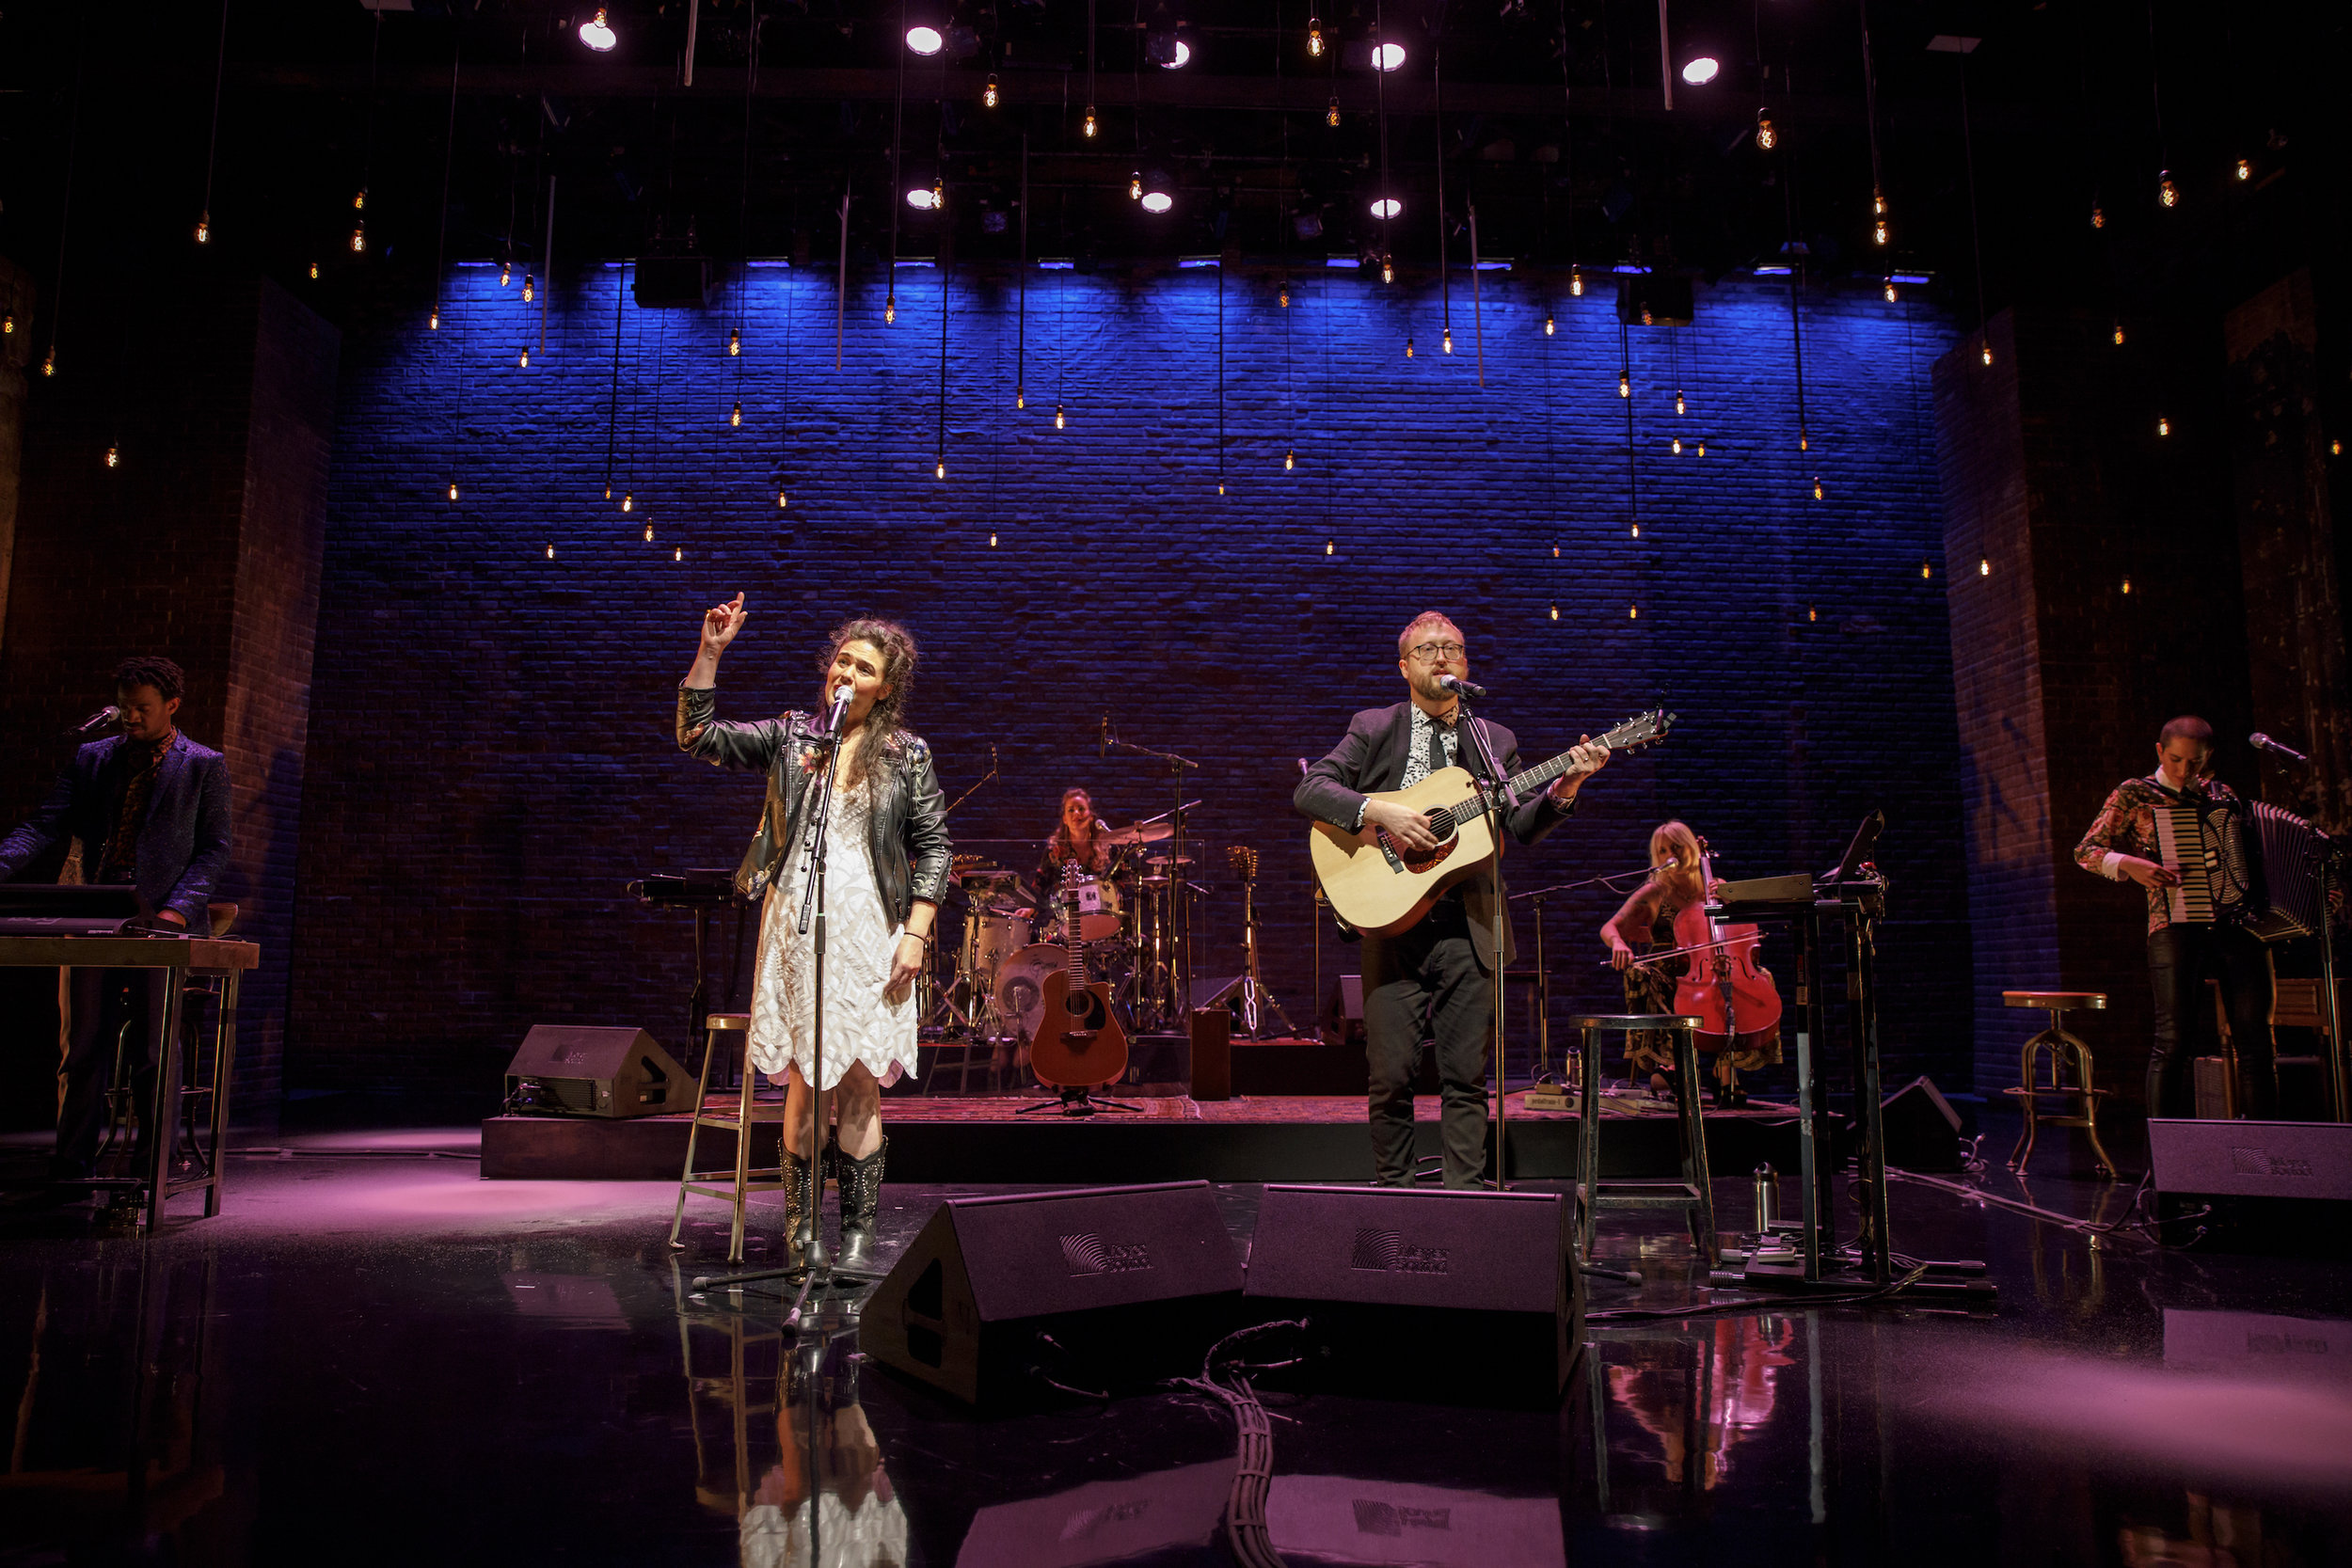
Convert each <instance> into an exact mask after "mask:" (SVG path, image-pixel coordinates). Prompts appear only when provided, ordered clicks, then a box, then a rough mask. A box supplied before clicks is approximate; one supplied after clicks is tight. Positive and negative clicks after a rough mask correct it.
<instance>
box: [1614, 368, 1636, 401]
mask: <svg viewBox="0 0 2352 1568" xmlns="http://www.w3.org/2000/svg"><path fill="white" fill-rule="evenodd" d="M1617 395H1618V396H1619V397H1621V398H1629V397H1631V396H1632V395H1633V374H1632V372H1630V371H1619V372H1617Z"/></svg>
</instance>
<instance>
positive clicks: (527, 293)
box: [523, 273, 536, 305]
mask: <svg viewBox="0 0 2352 1568" xmlns="http://www.w3.org/2000/svg"><path fill="white" fill-rule="evenodd" d="M535 290H536V285H535V284H534V283H533V282H532V277H531V274H529V273H525V274H523V303H524V304H525V305H528V304H530V303H531V302H532V298H534V297H535Z"/></svg>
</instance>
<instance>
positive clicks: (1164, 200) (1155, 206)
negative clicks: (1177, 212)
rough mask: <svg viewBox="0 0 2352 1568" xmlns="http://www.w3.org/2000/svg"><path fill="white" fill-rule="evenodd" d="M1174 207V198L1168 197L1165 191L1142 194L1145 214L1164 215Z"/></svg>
mask: <svg viewBox="0 0 2352 1568" xmlns="http://www.w3.org/2000/svg"><path fill="white" fill-rule="evenodd" d="M1175 205H1176V198H1174V197H1172V196H1170V195H1168V193H1167V192H1166V191H1146V192H1144V193H1143V210H1144V211H1145V212H1147V213H1152V214H1160V213H1165V212H1167V211H1168V209H1169V208H1170V207H1173V206H1175Z"/></svg>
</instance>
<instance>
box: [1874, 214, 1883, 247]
mask: <svg viewBox="0 0 2352 1568" xmlns="http://www.w3.org/2000/svg"><path fill="white" fill-rule="evenodd" d="M1870 243H1871V244H1872V245H1884V244H1885V243H1886V220H1885V219H1884V218H1881V219H1879V220H1878V222H1876V223H1874V224H1872V225H1871V226H1870Z"/></svg>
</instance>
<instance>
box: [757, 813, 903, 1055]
mask: <svg viewBox="0 0 2352 1568" xmlns="http://www.w3.org/2000/svg"><path fill="white" fill-rule="evenodd" d="M868 809H869V808H868V803H867V792H866V786H865V785H864V784H859V785H856V786H853V787H852V786H846V785H837V786H836V787H835V788H834V793H833V810H832V816H831V817H830V819H829V826H828V830H827V832H828V834H829V843H830V847H831V852H830V853H829V854H828V855H827V857H826V862H825V911H826V916H827V925H828V927H829V937H828V941H827V942H826V946H825V1073H824V1079H823V1081H822V1082H821V1083H820V1082H818V1078H817V1073H816V1071H815V1066H816V1064H815V1060H814V1058H815V1033H816V1022H817V958H816V953H815V940H814V939H815V936H816V931H815V927H814V926H812V927H811V928H810V931H809V934H808V935H806V936H803V935H802V934H801V931H800V929H799V923H800V913H801V888H802V884H803V880H804V879H805V874H804V868H803V857H802V855H801V854H800V853H799V852H798V850H797V849H795V851H794V852H793V853H792V854H791V855H790V856H788V857H787V860H786V862H785V869H784V873H783V875H781V876H779V877H778V878H777V879H775V882H774V883H773V884H772V885H771V887H770V888H769V890H768V896H767V899H766V901H765V902H764V903H763V904H762V906H761V909H760V914H759V963H758V967H757V970H756V972H755V974H754V977H753V981H752V1029H751V1056H752V1061H753V1063H754V1065H755V1066H756V1067H757V1068H758V1069H759V1070H760V1071H762V1072H764V1073H766V1074H768V1075H769V1076H770V1077H771V1078H775V1077H781V1076H782V1075H783V1073H784V1069H785V1068H786V1066H787V1064H789V1065H790V1066H793V1067H797V1068H799V1069H801V1077H802V1078H803V1080H805V1081H807V1082H809V1083H812V1084H816V1085H817V1086H818V1088H819V1089H830V1088H832V1087H833V1086H834V1085H836V1084H838V1083H840V1082H841V1077H842V1074H843V1073H845V1072H847V1071H849V1069H850V1063H851V1062H853V1061H855V1062H863V1063H865V1064H866V1071H868V1072H870V1073H872V1074H873V1075H874V1079H875V1082H877V1083H879V1084H881V1085H883V1086H884V1087H885V1088H886V1087H888V1086H889V1085H892V1084H894V1083H896V1082H898V1078H899V1076H900V1075H901V1074H903V1073H909V1072H913V1071H914V1067H915V1058H914V1027H915V1022H916V1020H915V1002H914V988H913V987H909V988H908V991H907V994H906V995H905V996H904V997H902V998H900V999H899V1000H898V1002H897V1003H896V1004H892V1003H888V1002H885V1001H883V1000H882V990H883V989H884V988H885V987H886V986H888V985H889V983H890V966H891V962H892V959H893V958H894V957H895V955H896V954H897V951H898V937H899V934H900V931H902V930H903V929H904V927H898V928H896V929H894V928H893V927H892V926H891V924H890V922H889V919H888V917H887V916H885V915H884V914H883V912H882V893H881V890H880V889H879V888H878V887H877V886H876V884H875V880H874V866H873V862H872V858H871V856H870V855H869V853H868V852H867V849H866V818H867V814H868Z"/></svg>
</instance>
